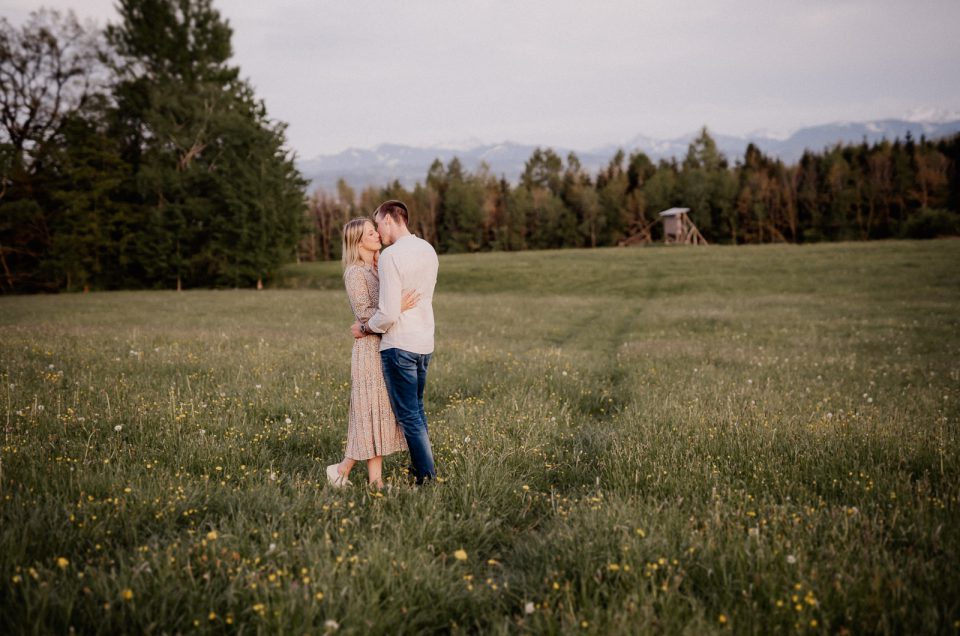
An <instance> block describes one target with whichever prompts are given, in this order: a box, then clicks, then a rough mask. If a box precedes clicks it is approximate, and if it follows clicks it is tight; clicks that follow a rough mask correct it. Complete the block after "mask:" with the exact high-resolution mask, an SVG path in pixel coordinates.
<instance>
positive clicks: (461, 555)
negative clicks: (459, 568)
mask: <svg viewBox="0 0 960 636" xmlns="http://www.w3.org/2000/svg"><path fill="white" fill-rule="evenodd" d="M453 558H455V559H456V560H457V561H466V560H467V552H466V550H464V549H463V548H460V549H459V550H457V551H456V552H454V553H453Z"/></svg>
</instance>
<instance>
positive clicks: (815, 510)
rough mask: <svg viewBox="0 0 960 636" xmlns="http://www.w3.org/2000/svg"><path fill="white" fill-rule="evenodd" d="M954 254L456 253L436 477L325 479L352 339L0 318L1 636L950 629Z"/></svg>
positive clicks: (957, 323)
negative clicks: (378, 482)
mask: <svg viewBox="0 0 960 636" xmlns="http://www.w3.org/2000/svg"><path fill="white" fill-rule="evenodd" d="M958 266H960V241H935V242H922V243H921V242H916V243H913V242H884V243H869V244H834V245H817V246H805V247H796V246H758V247H739V248H734V247H710V248H702V249H684V248H679V249H670V248H664V247H655V248H642V249H640V248H638V249H621V250H617V249H608V250H595V251H560V252H536V253H534V252H529V253H520V254H485V255H471V256H447V257H443V258H442V259H441V276H440V283H439V286H438V291H437V301H436V312H437V318H438V332H437V351H436V353H435V355H434V359H433V363H432V365H431V367H430V377H429V383H428V388H427V401H428V405H427V411H428V416H429V417H430V422H431V436H432V439H433V444H434V452H435V455H436V458H437V467H438V472H439V475H440V478H441V480H440V483H436V484H434V485H432V486H429V487H426V488H423V489H419V490H417V489H414V488H411V487H409V486H407V485H406V483H405V480H404V478H403V475H402V470H403V467H404V466H405V465H406V462H405V456H402V455H395V456H391V457H389V458H388V460H387V462H386V464H385V474H386V475H387V476H388V477H389V479H390V480H391V482H392V483H393V484H395V487H394V488H393V489H392V490H391V491H390V492H389V493H387V494H384V495H381V494H379V493H371V492H368V491H367V489H366V488H365V487H363V486H362V485H360V483H362V482H364V481H365V479H364V471H363V469H362V467H361V466H358V468H357V470H356V471H355V472H354V474H353V480H354V483H355V484H357V485H355V486H354V487H353V488H350V489H347V490H344V491H334V490H331V489H330V488H328V487H327V486H326V485H325V477H324V467H325V466H326V465H327V464H329V463H333V462H334V461H336V460H338V459H339V456H340V453H341V451H342V448H343V444H344V438H345V431H346V414H347V406H348V396H349V387H348V384H347V383H348V381H349V360H350V354H349V352H350V346H351V340H350V338H349V334H348V332H347V327H348V325H349V323H350V321H351V316H350V313H349V309H348V305H347V301H346V296H345V294H344V292H343V290H342V284H341V282H340V275H339V269H338V267H337V265H335V264H319V265H303V266H295V267H290V268H289V269H287V270H285V271H284V273H283V275H282V276H281V277H280V279H279V280H280V283H281V284H283V285H286V286H289V287H290V289H271V290H266V291H262V292H255V291H187V292H183V293H179V294H178V293H175V292H121V293H97V294H89V295H60V296H30V297H4V298H0V360H2V362H0V374H2V378H0V379H2V385H0V409H2V412H0V416H2V417H3V426H4V430H3V437H2V454H0V459H2V465H0V633H4V634H13V633H44V632H53V633H66V632H68V631H69V630H70V628H71V627H72V628H75V629H76V630H77V631H80V632H85V633H120V632H128V633H175V632H184V633H185V632H195V631H196V632H212V633H223V632H238V633H239V632H244V633H251V632H262V633H289V634H301V633H313V634H323V633H331V632H334V631H336V632H337V633H341V634H342V633H350V634H377V633H406V634H414V633H416V634H419V633H439V632H448V631H453V632H460V631H462V632H482V633H600V634H607V633H637V632H641V633H644V632H648V633H669V634H675V633H688V634H700V633H710V632H716V633H723V632H732V633H756V634H769V633H796V632H803V633H831V634H847V633H849V634H861V633H911V634H920V633H925V634H931V633H943V634H951V633H957V631H958V630H960V574H958V572H960V501H958V498H960V459H958V450H960V422H958V417H960V408H958V407H960V362H958V361H960V277H958Z"/></svg>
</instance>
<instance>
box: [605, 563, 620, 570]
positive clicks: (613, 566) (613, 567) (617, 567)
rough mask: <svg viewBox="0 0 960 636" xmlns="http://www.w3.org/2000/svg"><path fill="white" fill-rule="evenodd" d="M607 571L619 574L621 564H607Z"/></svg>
mask: <svg viewBox="0 0 960 636" xmlns="http://www.w3.org/2000/svg"><path fill="white" fill-rule="evenodd" d="M607 569H608V570H610V571H611V572H619V571H620V564H619V563H608V564H607Z"/></svg>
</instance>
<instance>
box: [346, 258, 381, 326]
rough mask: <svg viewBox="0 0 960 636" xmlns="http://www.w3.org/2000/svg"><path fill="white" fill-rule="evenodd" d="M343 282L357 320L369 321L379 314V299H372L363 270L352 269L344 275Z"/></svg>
mask: <svg viewBox="0 0 960 636" xmlns="http://www.w3.org/2000/svg"><path fill="white" fill-rule="evenodd" d="M343 280H344V283H345V284H346V286H347V297H348V298H349V299H350V307H351V308H352V309H353V315H354V316H356V317H357V320H369V318H370V316H372V315H373V314H375V313H377V299H376V298H371V297H370V290H369V288H368V287H367V279H366V277H365V276H364V275H363V270H361V269H360V268H359V267H351V268H350V269H348V270H347V271H346V273H345V274H344V276H343Z"/></svg>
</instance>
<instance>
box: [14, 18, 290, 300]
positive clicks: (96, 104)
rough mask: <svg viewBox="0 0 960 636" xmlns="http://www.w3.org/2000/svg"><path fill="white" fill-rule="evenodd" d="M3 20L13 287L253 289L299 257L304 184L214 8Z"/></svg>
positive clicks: (282, 135) (280, 130)
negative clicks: (106, 21)
mask: <svg viewBox="0 0 960 636" xmlns="http://www.w3.org/2000/svg"><path fill="white" fill-rule="evenodd" d="M117 10H118V12H119V21H118V22H117V23H116V24H110V25H108V26H107V28H106V29H105V30H102V31H101V30H98V29H95V28H90V27H84V26H81V24H80V23H79V22H78V21H77V19H76V17H75V16H74V15H73V14H72V13H70V14H67V15H63V14H60V13H58V12H52V11H46V10H41V11H38V12H35V13H33V14H32V15H31V17H30V19H29V20H28V21H27V23H25V24H24V25H23V26H22V27H21V28H14V27H13V26H12V25H11V24H10V23H9V22H8V21H7V20H6V19H0V289H2V290H3V291H5V292H11V291H13V292H26V291H56V290H77V289H85V288H100V289H117V288H138V287H148V288H150V287H160V288H177V289H179V288H181V287H186V286H191V287H196V286H211V285H214V286H248V285H253V284H256V283H257V282H258V281H261V280H262V279H263V278H264V277H267V276H269V275H270V274H271V272H272V271H274V270H275V269H276V268H277V267H278V266H279V265H281V264H282V263H285V262H288V261H289V260H291V259H293V258H294V257H295V251H296V245H297V242H298V241H299V239H300V237H301V236H302V233H303V230H304V221H303V214H304V209H305V207H306V206H305V199H306V197H305V194H304V187H305V185H306V184H305V182H304V181H303V179H302V177H301V176H300V174H299V173H298V172H297V170H296V168H295V167H294V164H293V158H292V156H290V154H289V152H288V151H287V150H286V149H285V145H286V139H285V131H284V126H283V125H282V124H278V123H276V122H274V121H272V120H270V119H269V118H268V116H267V112H266V109H265V107H264V104H263V102H262V101H261V100H259V99H257V97H256V95H255V94H254V91H253V89H252V88H251V86H250V85H249V84H248V83H247V82H246V81H244V80H242V79H241V78H240V76H239V69H238V68H237V67H235V66H232V65H231V64H230V62H229V61H230V57H231V55H232V49H231V43H230V41H231V35H232V34H231V30H230V27H229V25H228V24H227V23H226V22H225V21H224V20H223V19H222V18H221V17H220V15H219V13H218V12H217V11H216V10H215V9H214V8H213V7H212V5H211V1H210V0H119V1H118V3H117Z"/></svg>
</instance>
